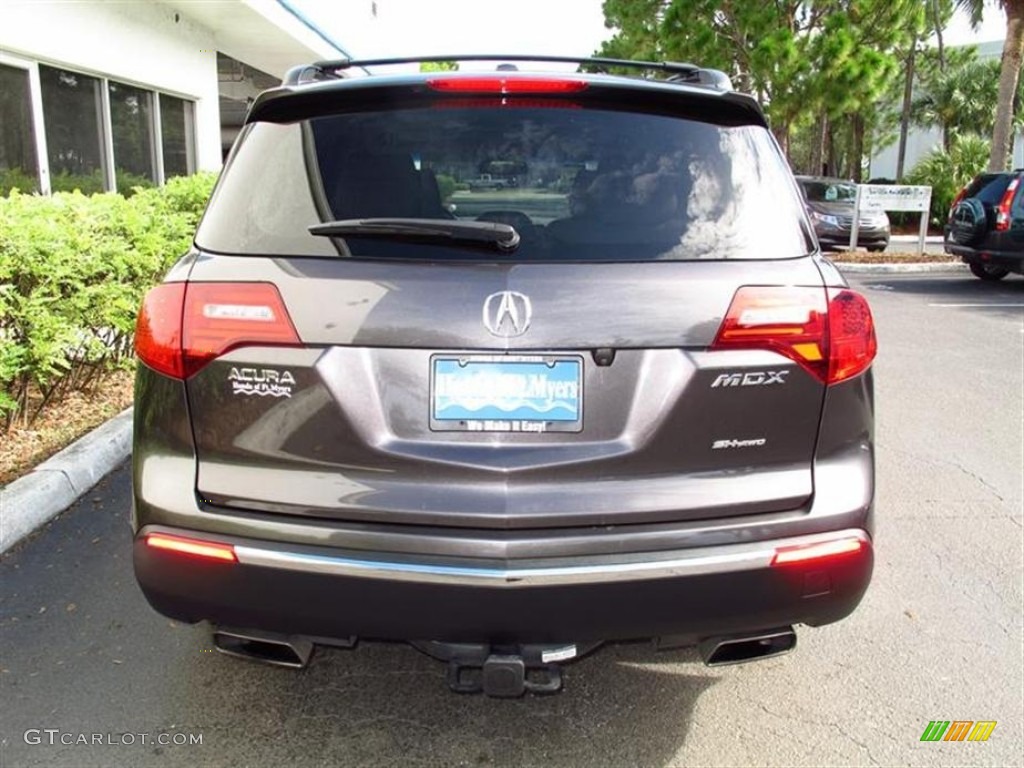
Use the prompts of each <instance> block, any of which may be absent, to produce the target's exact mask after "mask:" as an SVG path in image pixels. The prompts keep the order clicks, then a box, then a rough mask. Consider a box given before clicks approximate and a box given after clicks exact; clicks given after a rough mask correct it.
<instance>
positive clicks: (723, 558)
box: [134, 526, 873, 643]
mask: <svg viewBox="0 0 1024 768" xmlns="http://www.w3.org/2000/svg"><path fill="white" fill-rule="evenodd" d="M154 532H164V533H172V534H175V535H180V536H198V534H194V533H192V532H190V531H184V530H179V529H168V528H166V527H162V526H149V527H146V528H144V529H142V530H141V531H140V532H139V535H138V536H137V538H136V541H135V549H134V558H135V572H136V577H137V579H138V581H139V584H140V586H141V587H142V590H143V592H144V594H145V595H146V598H147V599H148V600H149V602H150V603H151V604H152V605H153V607H154V608H155V609H156V610H157V611H159V612H160V613H162V614H164V615H166V616H169V617H171V618H175V619H178V620H181V621H186V622H195V621H200V620H204V619H205V620H209V621H211V622H213V623H215V624H223V625H230V626H239V627H247V628H252V629H260V630H264V631H270V632H281V633H286V634H291V635H307V636H315V637H327V638H331V637H334V638H345V637H351V636H353V635H356V636H362V637H369V638H376V639H388V640H442V641H449V642H491V643H494V642H520V643H525V642H530V643H547V642H563V641H570V642H582V641H593V640H625V639H636V638H646V637H664V636H680V635H682V636H686V637H691V638H693V639H695V640H696V639H700V638H702V637H708V636H711V635H719V634H727V633H736V632H745V631H755V630H759V629H763V628H765V627H776V626H786V625H790V624H797V623H802V624H810V625H820V624H827V623H830V622H833V621H837V620H839V619H841V618H843V617H845V616H847V615H848V614H849V613H850V612H851V611H853V609H854V608H855V607H856V606H857V604H858V603H859V602H860V599H861V597H862V595H863V594H864V591H865V589H866V588H867V585H868V582H869V581H870V578H871V571H872V567H873V552H872V547H871V542H870V538H869V537H868V535H867V533H866V532H864V531H862V530H847V531H839V532H835V533H830V534H815V535H809V536H800V537H792V538H788V539H783V540H776V541H763V542H755V543H744V544H735V545H727V546H717V547H702V548H696V549H688V550H686V551H680V552H661V553H658V554H657V555H656V556H652V554H651V553H648V554H646V555H632V556H630V555H620V556H608V557H601V558H587V559H583V558H573V559H560V560H555V561H524V562H519V563H517V564H516V565H515V566H514V567H512V566H509V565H508V564H502V563H500V562H495V561H484V560H470V559H458V560H456V559H450V558H449V559H444V560H441V559H432V560H424V559H414V558H398V557H395V556H394V555H388V556H375V555H373V554H372V553H366V552H357V553H353V552H345V551H340V550H335V549H328V548H322V547H308V546H307V547H296V546H292V545H288V546H283V545H279V544H276V543H271V542H265V541H258V540H246V539H236V538H230V537H225V536H210V535H208V534H202V535H201V538H203V539H205V540H213V541H219V542H222V543H227V544H231V545H233V546H234V547H235V552H236V555H237V557H238V563H222V562H213V561H205V560H199V559H196V558H194V557H190V556H187V555H180V554H176V553H169V552H165V551H161V550H155V549H152V548H150V547H148V546H146V544H145V536H146V534H148V533H154ZM842 537H856V538H857V539H859V540H860V541H861V542H863V546H862V549H861V550H860V552H858V553H855V554H846V555H840V556H837V557H835V558H833V559H831V560H829V561H827V562H822V561H815V562H814V563H813V564H811V565H796V564H791V565H787V566H785V567H782V568H779V567H771V565H770V563H771V558H772V556H773V554H774V552H775V549H776V548H777V547H780V546H794V545H803V544H812V543H819V542H821V541H823V540H834V539H836V538H842Z"/></svg>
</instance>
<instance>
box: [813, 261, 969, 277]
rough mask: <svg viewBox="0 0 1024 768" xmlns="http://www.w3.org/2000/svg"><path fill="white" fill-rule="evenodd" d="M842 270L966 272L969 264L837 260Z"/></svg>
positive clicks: (868, 271)
mask: <svg viewBox="0 0 1024 768" xmlns="http://www.w3.org/2000/svg"><path fill="white" fill-rule="evenodd" d="M833 264H835V265H836V267H837V268H838V269H839V271H840V272H850V273H857V272H859V273H868V274H872V273H873V274H921V273H929V272H953V273H956V272H964V271H966V269H967V265H966V264H964V263H963V262H960V261H932V262H927V261H926V262H913V263H907V264H893V263H889V264H854V263H851V262H843V261H835V262H833Z"/></svg>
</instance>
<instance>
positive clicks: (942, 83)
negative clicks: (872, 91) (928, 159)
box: [910, 60, 999, 152]
mask: <svg viewBox="0 0 1024 768" xmlns="http://www.w3.org/2000/svg"><path fill="white" fill-rule="evenodd" d="M998 80H999V64H998V63H997V62H995V61H970V60H969V61H965V62H962V63H956V64H955V65H953V64H951V65H950V66H949V67H947V68H946V69H939V70H935V71H933V72H931V73H929V75H928V76H927V77H925V78H924V82H923V83H922V86H923V88H922V94H921V95H920V96H918V97H917V98H915V99H914V100H913V102H912V103H911V108H910V111H911V119H912V120H913V121H914V122H915V123H916V124H917V125H920V126H922V127H925V128H928V127H931V126H933V125H934V126H938V127H939V129H940V130H941V131H942V147H943V149H944V150H945V151H946V152H949V149H950V146H951V143H952V139H953V136H955V135H959V134H972V133H975V134H976V133H986V134H990V133H991V132H992V126H993V120H994V119H995V111H996V110H995V105H996V89H997V86H998Z"/></svg>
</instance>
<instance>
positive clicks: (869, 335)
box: [711, 286, 878, 384]
mask: <svg viewBox="0 0 1024 768" xmlns="http://www.w3.org/2000/svg"><path fill="white" fill-rule="evenodd" d="M877 346H878V345H877V341H876V340H875V331H874V324H873V322H872V319H871V310H870V309H869V308H868V304H867V301H866V300H865V299H864V297H863V296H861V295H860V294H859V293H855V292H854V291H850V290H846V289H836V288H829V289H827V291H826V289H823V288H802V287H754V286H746V287H743V288H740V289H739V290H738V291H737V292H736V295H735V296H734V297H733V300H732V304H731V305H730V306H729V311H728V312H727V313H726V316H725V320H723V321H722V327H721V328H719V330H718V336H717V337H716V338H715V341H714V343H713V344H712V345H711V348H712V349H767V350H770V351H772V352H777V353H779V354H781V355H784V356H786V357H788V358H789V359H790V360H794V361H795V362H797V363H799V364H800V365H801V366H803V367H804V368H805V369H806V370H807V371H809V372H810V373H811V374H813V375H814V376H815V377H817V378H818V379H819V380H821V381H822V382H824V383H826V384H835V383H837V382H840V381H845V380H846V379H849V378H851V377H853V376H856V375H857V374H858V373H861V372H862V371H864V370H865V369H866V368H867V367H868V366H869V365H870V364H871V361H872V360H873V359H874V357H875V352H876V351H877Z"/></svg>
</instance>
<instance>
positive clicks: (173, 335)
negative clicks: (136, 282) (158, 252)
mask: <svg viewBox="0 0 1024 768" xmlns="http://www.w3.org/2000/svg"><path fill="white" fill-rule="evenodd" d="M299 343H300V342H299V337H298V334H297V333H296V332H295V327H294V326H293V325H292V321H291V318H290V317H289V316H288V310H287V309H286V308H285V306H284V302H283V301H282V300H281V294H280V293H278V290H277V288H276V287H275V286H273V285H271V284H270V283H187V284H186V283H166V284H164V285H158V286H157V287H156V288H154V289H153V290H152V291H150V292H149V294H147V296H146V298H145V300H144V301H143V304H142V310H141V311H140V312H139V320H138V323H137V325H136V330H135V349H136V353H137V354H138V356H139V359H140V360H142V361H143V362H144V363H146V365H148V366H150V367H151V368H153V369H154V370H156V371H159V372H160V373H163V374H165V375H167V376H172V377H174V378H178V379H186V378H188V377H189V376H191V375H192V374H194V373H196V372H197V371H198V370H199V369H201V368H202V367H203V366H204V365H206V364H207V363H208V362H210V361H211V360H213V359H215V358H217V357H219V356H220V355H223V354H224V353H226V352H229V351H231V350H232V349H235V348H237V347H242V346H253V345H260V346H297V345H298V344H299Z"/></svg>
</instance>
